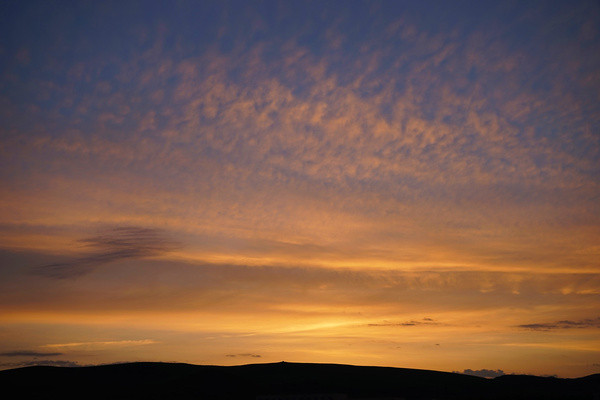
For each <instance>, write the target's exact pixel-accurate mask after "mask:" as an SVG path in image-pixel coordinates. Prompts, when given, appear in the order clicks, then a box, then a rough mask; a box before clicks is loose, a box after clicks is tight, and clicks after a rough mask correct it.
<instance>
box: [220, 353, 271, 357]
mask: <svg viewBox="0 0 600 400" xmlns="http://www.w3.org/2000/svg"><path fill="white" fill-rule="evenodd" d="M225 357H232V358H235V357H251V358H260V357H262V356H261V355H260V354H252V353H240V354H226V355H225Z"/></svg>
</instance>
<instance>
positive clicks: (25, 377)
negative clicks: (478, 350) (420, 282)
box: [0, 362, 600, 400]
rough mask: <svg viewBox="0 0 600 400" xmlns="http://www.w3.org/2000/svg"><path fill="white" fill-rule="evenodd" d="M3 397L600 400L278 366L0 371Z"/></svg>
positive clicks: (443, 375)
mask: <svg viewBox="0 0 600 400" xmlns="http://www.w3.org/2000/svg"><path fill="white" fill-rule="evenodd" d="M0 387H1V388H2V390H3V392H4V393H5V394H6V393H11V394H12V393H14V394H12V396H13V397H15V398H27V399H35V398H39V399H42V398H44V399H48V398H60V399H81V398H86V399H90V398H91V399H100V398H102V399H277V398H282V399H286V398H287V399H300V398H305V399H308V398H311V396H309V395H312V398H319V397H318V396H317V394H322V396H321V397H320V398H326V397H327V396H323V394H328V395H331V396H330V397H333V394H339V395H338V397H337V398H348V399H385V398H387V399H407V400H409V399H439V400H442V399H473V400H474V399H573V400H575V399H586V400H595V399H600V374H595V375H590V376H587V377H584V378H577V379H559V378H545V377H537V376H526V375H504V376H501V377H498V378H494V379H485V378H480V377H475V376H469V375H463V374H456V373H448V372H438V371H428V370H416V369H405V368H389V367H362V366H352V365H339V364H300V363H287V362H282V363H274V364H249V365H240V366H229V367H224V366H205V365H191V364H179V363H145V362H140V363H129V364H112V365H103V366H93V367H49V366H35V367H24V368H17V369H12V370H6V371H0Z"/></svg>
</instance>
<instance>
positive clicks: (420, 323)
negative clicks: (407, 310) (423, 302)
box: [367, 318, 440, 327]
mask: <svg viewBox="0 0 600 400" xmlns="http://www.w3.org/2000/svg"><path fill="white" fill-rule="evenodd" d="M423 325H440V323H439V322H437V321H435V320H433V319H432V318H423V319H422V320H420V321H418V320H410V321H404V322H388V321H383V322H379V323H372V324H368V325H367V326H398V327H403V326H423Z"/></svg>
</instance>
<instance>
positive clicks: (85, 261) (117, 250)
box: [35, 226, 176, 279]
mask: <svg viewBox="0 0 600 400" xmlns="http://www.w3.org/2000/svg"><path fill="white" fill-rule="evenodd" d="M79 242H80V243H83V244H84V245H86V246H88V247H91V248H92V249H94V250H95V251H93V252H92V253H91V254H88V255H86V256H84V257H80V258H76V259H74V260H70V261H67V262H63V263H55V264H48V265H44V266H40V267H37V268H35V272H36V273H38V274H41V275H45V276H49V277H52V278H60V279H64V278H74V277H78V276H81V275H84V274H87V273H89V272H91V271H92V270H94V268H96V267H98V266H100V265H103V264H108V263H111V262H115V261H119V260H126V259H134V258H146V257H156V256H160V255H162V254H165V253H167V252H169V251H171V250H173V249H174V248H175V246H176V245H175V242H173V241H171V240H169V239H167V238H166V237H165V236H164V234H163V232H162V231H160V230H158V229H152V228H142V227H135V226H125V227H117V228H112V229H110V230H107V231H105V232H104V233H102V234H101V235H98V236H93V237H89V238H85V239H81V240H80V241H79Z"/></svg>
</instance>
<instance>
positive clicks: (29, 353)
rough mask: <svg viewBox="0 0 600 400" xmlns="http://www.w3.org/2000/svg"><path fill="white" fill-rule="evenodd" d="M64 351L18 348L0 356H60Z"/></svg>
mask: <svg viewBox="0 0 600 400" xmlns="http://www.w3.org/2000/svg"><path fill="white" fill-rule="evenodd" d="M62 354H63V353H54V352H52V353H51V352H41V351H32V350H17V351H7V352H4V353H0V357H54V356H60V355H62Z"/></svg>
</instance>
